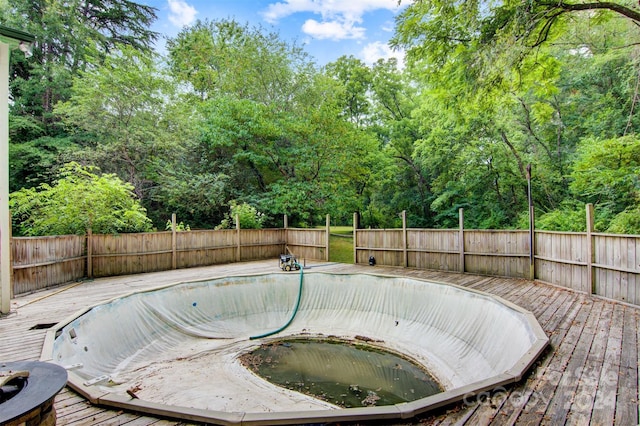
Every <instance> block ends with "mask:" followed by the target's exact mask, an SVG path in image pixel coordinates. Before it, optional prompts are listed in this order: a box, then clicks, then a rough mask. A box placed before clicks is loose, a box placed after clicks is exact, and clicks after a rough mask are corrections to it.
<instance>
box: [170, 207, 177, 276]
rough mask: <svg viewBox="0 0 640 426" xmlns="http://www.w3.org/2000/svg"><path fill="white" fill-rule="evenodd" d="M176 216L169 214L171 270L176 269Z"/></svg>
mask: <svg viewBox="0 0 640 426" xmlns="http://www.w3.org/2000/svg"><path fill="white" fill-rule="evenodd" d="M176 228H177V225H176V214H175V213H172V214H171V268H172V269H178V235H177V233H176Z"/></svg>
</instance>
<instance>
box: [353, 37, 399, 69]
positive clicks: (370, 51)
mask: <svg viewBox="0 0 640 426" xmlns="http://www.w3.org/2000/svg"><path fill="white" fill-rule="evenodd" d="M360 56H361V57H362V60H363V61H364V62H365V63H366V64H368V65H372V64H374V63H375V62H376V61H377V60H378V59H389V58H396V59H397V60H398V67H400V68H403V67H404V51H403V50H393V49H391V48H390V47H389V45H388V44H385V43H382V42H380V41H376V42H373V43H369V44H367V45H366V46H365V47H364V49H362V52H360Z"/></svg>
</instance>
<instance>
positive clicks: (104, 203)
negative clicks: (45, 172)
mask: <svg viewBox="0 0 640 426" xmlns="http://www.w3.org/2000/svg"><path fill="white" fill-rule="evenodd" d="M94 171H97V169H96V168H94V167H88V166H81V165H80V164H78V163H69V164H66V165H65V166H64V167H62V168H61V169H60V172H59V178H58V180H56V181H55V182H54V183H53V184H52V185H48V184H41V185H40V186H38V187H37V188H28V189H21V190H19V191H16V192H13V193H11V194H10V196H9V206H10V209H11V213H12V221H13V224H14V229H15V231H14V232H16V231H17V232H16V234H17V235H30V236H35V235H65V234H78V235H82V234H84V233H85V232H87V230H88V229H91V230H92V231H93V232H95V233H99V234H111V233H118V232H146V231H150V230H151V221H150V220H149V218H148V217H147V215H146V210H145V209H144V208H143V207H142V206H141V205H140V202H139V200H138V199H137V198H136V196H135V194H134V193H133V189H134V188H133V185H131V184H130V183H127V182H123V181H122V180H120V178H118V177H117V176H116V175H114V174H102V175H100V176H98V175H97V174H95V173H93V172H94Z"/></svg>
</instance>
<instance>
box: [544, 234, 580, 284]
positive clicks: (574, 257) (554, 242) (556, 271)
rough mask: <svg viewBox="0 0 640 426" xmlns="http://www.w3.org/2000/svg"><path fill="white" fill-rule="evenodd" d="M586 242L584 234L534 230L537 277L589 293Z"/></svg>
mask: <svg viewBox="0 0 640 426" xmlns="http://www.w3.org/2000/svg"><path fill="white" fill-rule="evenodd" d="M587 243H588V242H587V238H586V234H584V233H569V232H550V231H537V232H536V251H535V253H536V256H535V258H536V259H535V261H536V278H537V279H539V280H540V281H543V282H547V283H550V284H555V285H559V286H562V287H567V288H570V289H573V290H577V291H582V292H586V293H590V292H591V283H589V280H588V274H587V272H588V271H587V266H588V259H587V256H588V254H587V253H588V248H587Z"/></svg>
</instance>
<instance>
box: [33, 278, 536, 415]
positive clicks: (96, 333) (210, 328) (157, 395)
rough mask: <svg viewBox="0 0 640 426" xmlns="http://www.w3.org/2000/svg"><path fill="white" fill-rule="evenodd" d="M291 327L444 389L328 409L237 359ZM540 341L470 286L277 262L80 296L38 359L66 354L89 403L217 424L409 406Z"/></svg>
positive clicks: (501, 365) (431, 399)
mask: <svg viewBox="0 0 640 426" xmlns="http://www.w3.org/2000/svg"><path fill="white" fill-rule="evenodd" d="M301 283H302V285H301ZM294 312H295V315H293V314H294ZM286 324H288V326H287V327H286V328H282V327H283V325H286ZM274 331H277V332H276V333H275V334H271V333H273V332H274ZM292 336H293V337H313V338H318V337H336V338H339V339H344V340H360V341H362V340H363V339H364V340H366V341H367V343H368V344H370V345H373V346H378V347H380V348H383V349H388V350H390V351H393V352H395V353H400V354H403V355H405V356H406V357H408V358H410V359H412V360H413V361H415V362H418V363H419V364H421V365H422V366H423V367H424V368H425V369H427V370H428V371H429V372H430V373H431V375H433V376H434V377H435V378H436V379H437V381H438V382H439V383H440V384H441V385H442V387H443V388H444V392H441V393H438V394H435V395H432V396H428V397H425V398H421V399H418V400H415V401H412V402H405V403H400V404H395V405H386V406H372V407H359V408H339V407H337V406H335V405H333V404H331V403H329V402H326V401H323V400H320V399H317V398H314V397H312V396H309V395H306V394H304V393H300V392H296V391H294V390H290V389H286V388H283V387H279V386H276V385H274V384H271V383H269V382H267V381H266V380H264V379H262V378H260V377H259V376H257V375H256V374H254V373H253V372H252V371H250V370H249V369H247V368H245V367H244V366H243V365H242V363H241V362H240V360H239V358H240V356H241V355H242V354H246V353H248V352H249V351H251V350H253V349H255V348H256V347H258V346H259V345H260V344H263V343H265V342H269V341H272V340H276V339H279V340H281V339H283V338H284V337H292ZM547 343H548V338H547V336H546V335H545V333H544V332H543V330H542V329H541V327H540V326H539V324H538V323H537V321H536V320H535V318H534V317H533V315H532V314H531V313H529V312H527V311H524V310H522V309H521V308H519V307H517V306H515V305H513V304H511V303H508V302H506V301H504V300H501V299H499V298H496V297H493V296H489V295H486V294H483V293H480V292H476V291H472V290H468V289H464V288H460V287H456V286H452V285H450V284H439V283H433V282H428V281H423V280H419V279H412V278H406V277H391V276H381V275H370V274H327V273H321V272H308V271H306V272H305V273H304V279H303V280H301V276H300V275H299V274H297V273H291V272H289V273H277V274H264V275H251V276H233V277H226V278H216V279H211V280H204V281H196V282H184V283H176V284H173V285H170V286H165V287H162V288H157V289H154V290H150V291H144V292H136V293H132V294H129V295H126V296H122V297H119V298H117V299H114V300H111V301H109V302H107V303H103V304H100V305H97V306H93V307H88V308H87V309H84V310H83V311H81V312H79V313H78V314H77V315H74V316H73V317H72V318H69V319H68V320H66V321H64V322H63V323H61V324H59V325H58V326H56V327H55V328H53V329H52V330H50V332H49V333H48V335H47V339H46V342H45V347H44V349H43V354H42V359H43V360H51V361H53V362H56V363H58V364H60V365H63V366H65V367H66V368H67V369H68V370H69V385H70V386H71V387H73V388H74V389H75V390H77V391H78V392H80V393H81V394H83V395H84V396H86V397H87V398H88V399H89V400H91V401H92V402H94V403H97V404H102V405H107V406H114V407H119V408H126V409H132V410H136V411H139V412H147V413H152V414H161V415H167V416H172V417H176V418H181V419H187V420H192V421H201V422H207V423H216V424H294V423H314V422H322V421H350V420H367V419H378V420H380V419H392V418H408V417H412V416H414V415H417V414H420V413H422V412H425V411H427V410H429V409H432V408H434V407H438V406H441V405H443V404H446V403H450V402H453V401H457V400H460V399H462V398H464V397H465V396H467V395H472V394H473V393H475V392H480V391H484V390H487V389H492V388H495V387H498V386H502V385H504V384H507V383H511V382H514V381H517V380H519V379H520V378H521V377H522V375H523V374H524V372H525V371H526V370H527V369H528V368H529V366H530V365H531V364H532V363H533V361H534V360H535V359H536V357H537V356H538V355H539V354H540V353H541V352H542V350H543V349H544V347H545V346H546V345H547Z"/></svg>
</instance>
